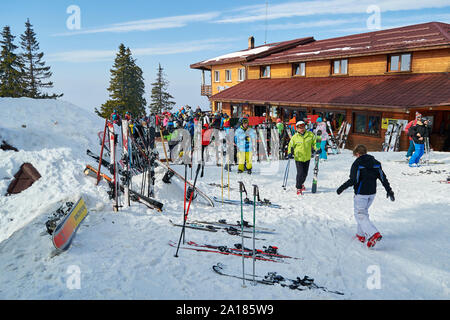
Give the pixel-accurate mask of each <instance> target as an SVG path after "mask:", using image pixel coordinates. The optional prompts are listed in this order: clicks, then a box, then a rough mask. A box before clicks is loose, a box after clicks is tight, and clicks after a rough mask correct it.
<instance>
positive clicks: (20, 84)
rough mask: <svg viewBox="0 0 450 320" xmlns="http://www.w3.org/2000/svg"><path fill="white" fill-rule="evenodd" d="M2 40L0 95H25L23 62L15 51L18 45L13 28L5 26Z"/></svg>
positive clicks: (0, 45) (0, 41) (0, 42)
mask: <svg viewBox="0 0 450 320" xmlns="http://www.w3.org/2000/svg"><path fill="white" fill-rule="evenodd" d="M1 37H2V39H1V40H0V47H1V52H0V97H12V98H18V97H23V96H24V88H25V84H24V79H23V63H22V61H21V59H20V56H18V55H17V54H15V53H14V51H15V50H16V49H17V46H16V45H15V44H14V38H15V36H13V35H12V34H11V28H10V27H9V26H5V27H4V28H3V31H2V33H1Z"/></svg>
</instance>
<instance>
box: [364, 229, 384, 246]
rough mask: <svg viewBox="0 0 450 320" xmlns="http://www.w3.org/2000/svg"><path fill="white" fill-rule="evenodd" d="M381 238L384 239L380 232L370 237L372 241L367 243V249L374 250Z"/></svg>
mask: <svg viewBox="0 0 450 320" xmlns="http://www.w3.org/2000/svg"><path fill="white" fill-rule="evenodd" d="M381 238H383V237H382V236H381V234H380V233H379V232H377V233H375V234H374V235H373V236H371V237H370V239H369V240H368V241H367V247H368V248H373V247H374V246H375V244H376V243H377V241H380V240H381Z"/></svg>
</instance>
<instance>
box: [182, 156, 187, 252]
mask: <svg viewBox="0 0 450 320" xmlns="http://www.w3.org/2000/svg"><path fill="white" fill-rule="evenodd" d="M186 188H187V165H186V164H184V200H183V202H184V208H183V219H186ZM183 244H184V234H183Z"/></svg>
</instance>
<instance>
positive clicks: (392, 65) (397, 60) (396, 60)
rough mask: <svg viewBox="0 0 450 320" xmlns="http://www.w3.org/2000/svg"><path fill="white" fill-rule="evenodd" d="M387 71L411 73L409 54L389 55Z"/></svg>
mask: <svg viewBox="0 0 450 320" xmlns="http://www.w3.org/2000/svg"><path fill="white" fill-rule="evenodd" d="M388 70H389V72H402V71H403V72H405V71H411V53H403V54H393V55H390V56H389V67H388Z"/></svg>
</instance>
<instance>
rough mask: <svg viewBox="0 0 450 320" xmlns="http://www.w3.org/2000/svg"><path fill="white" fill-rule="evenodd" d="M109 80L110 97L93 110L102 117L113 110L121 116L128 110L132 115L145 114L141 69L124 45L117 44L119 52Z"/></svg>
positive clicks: (105, 116) (143, 84)
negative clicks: (98, 108)
mask: <svg viewBox="0 0 450 320" xmlns="http://www.w3.org/2000/svg"><path fill="white" fill-rule="evenodd" d="M110 72H111V79H110V81H109V87H108V89H107V90H108V91H109V96H110V99H109V100H108V101H106V102H105V103H104V104H102V106H101V107H100V110H97V108H96V109H95V112H96V113H97V114H98V115H99V116H101V117H103V118H108V117H109V116H110V114H111V113H112V112H113V110H117V112H118V113H119V114H121V115H122V116H123V115H124V114H125V112H126V111H129V112H130V113H131V114H132V115H133V117H142V116H145V105H146V103H147V102H146V100H145V98H144V94H145V83H144V78H143V72H142V69H141V68H139V67H138V66H137V65H136V60H135V59H133V57H132V55H131V51H130V49H129V48H125V45H123V44H121V45H120V46H119V52H118V53H117V55H116V59H115V60H114V65H113V67H112V69H111V70H110Z"/></svg>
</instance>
